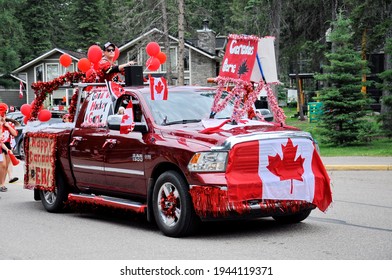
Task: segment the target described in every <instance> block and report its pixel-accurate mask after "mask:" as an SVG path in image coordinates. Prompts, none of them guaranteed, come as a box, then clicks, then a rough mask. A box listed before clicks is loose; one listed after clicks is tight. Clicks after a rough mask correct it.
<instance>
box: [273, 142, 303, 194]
mask: <svg viewBox="0 0 392 280" xmlns="http://www.w3.org/2000/svg"><path fill="white" fill-rule="evenodd" d="M297 149H298V146H295V147H294V146H293V142H292V141H291V139H290V138H289V140H288V141H287V144H286V146H284V145H282V152H283V159H281V158H280V156H279V154H276V156H268V163H269V165H268V166H267V169H268V170H269V171H270V172H271V173H273V174H275V175H276V176H279V178H280V180H281V181H283V180H291V189H290V193H291V194H292V193H293V180H299V181H303V179H302V174H303V173H304V167H303V162H304V160H305V159H304V158H302V156H299V157H298V158H297V160H294V159H295V155H296V154H297Z"/></svg>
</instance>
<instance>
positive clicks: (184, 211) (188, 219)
mask: <svg viewBox="0 0 392 280" xmlns="http://www.w3.org/2000/svg"><path fill="white" fill-rule="evenodd" d="M152 203H153V212H154V217H155V221H156V223H157V225H158V227H159V229H160V230H161V231H162V232H163V234H165V235H167V236H171V237H181V236H186V235H190V234H191V233H192V232H193V231H194V229H195V228H196V225H197V223H198V218H197V216H196V214H195V211H194V209H193V204H192V199H191V196H190V193H189V191H188V185H187V184H186V182H185V180H184V179H183V178H182V177H181V176H180V175H179V174H178V173H177V172H175V171H167V172H165V173H162V174H161V175H160V176H159V177H158V179H157V181H156V183H155V186H154V192H153V199H152Z"/></svg>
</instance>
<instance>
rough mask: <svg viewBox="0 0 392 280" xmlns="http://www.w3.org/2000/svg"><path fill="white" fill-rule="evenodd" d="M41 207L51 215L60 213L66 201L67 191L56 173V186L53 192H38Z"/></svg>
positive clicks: (60, 177)
mask: <svg viewBox="0 0 392 280" xmlns="http://www.w3.org/2000/svg"><path fill="white" fill-rule="evenodd" d="M39 194H40V198H41V202H42V205H43V206H44V207H45V209H46V211H48V212H51V213H58V212H62V211H63V210H64V208H65V202H66V201H67V199H68V191H67V188H66V185H65V183H64V180H63V176H62V174H61V173H60V172H57V173H56V186H55V188H54V190H53V192H49V191H44V190H40V191H39Z"/></svg>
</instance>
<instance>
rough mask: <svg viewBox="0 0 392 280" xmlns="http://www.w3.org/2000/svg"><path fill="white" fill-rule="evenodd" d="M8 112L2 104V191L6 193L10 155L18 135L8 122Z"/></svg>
mask: <svg viewBox="0 0 392 280" xmlns="http://www.w3.org/2000/svg"><path fill="white" fill-rule="evenodd" d="M7 111H8V106H7V104H5V103H0V143H1V148H2V153H1V154H0V191H1V192H6V191H7V187H6V186H5V179H6V176H7V171H8V166H9V164H10V160H11V159H10V156H9V153H12V149H11V140H12V136H14V137H15V136H16V135H18V132H17V131H16V130H15V126H14V124H13V123H11V122H7V121H6V119H5V115H6V113H7Z"/></svg>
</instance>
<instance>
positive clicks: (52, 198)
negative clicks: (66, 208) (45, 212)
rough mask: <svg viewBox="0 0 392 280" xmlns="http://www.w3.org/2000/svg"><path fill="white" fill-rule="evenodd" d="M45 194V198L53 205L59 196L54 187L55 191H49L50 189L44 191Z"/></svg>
mask: <svg viewBox="0 0 392 280" xmlns="http://www.w3.org/2000/svg"><path fill="white" fill-rule="evenodd" d="M42 192H43V194H44V198H45V201H46V203H48V204H50V205H52V204H54V203H55V202H56V198H57V190H56V189H54V191H53V192H49V191H42Z"/></svg>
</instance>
